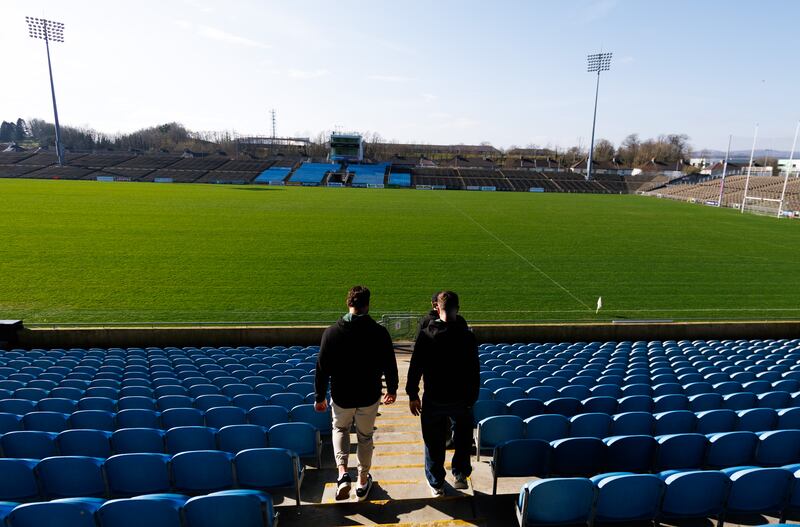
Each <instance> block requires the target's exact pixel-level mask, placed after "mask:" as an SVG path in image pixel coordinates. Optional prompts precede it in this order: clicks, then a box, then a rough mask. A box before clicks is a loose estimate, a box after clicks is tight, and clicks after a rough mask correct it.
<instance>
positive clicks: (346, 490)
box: [336, 472, 353, 500]
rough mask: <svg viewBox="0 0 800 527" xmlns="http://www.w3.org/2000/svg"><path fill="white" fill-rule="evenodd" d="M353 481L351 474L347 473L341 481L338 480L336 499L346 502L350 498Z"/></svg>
mask: <svg viewBox="0 0 800 527" xmlns="http://www.w3.org/2000/svg"><path fill="white" fill-rule="evenodd" d="M351 483H353V480H352V479H350V474H348V473H347V472H345V473H344V474H342V475H341V476H340V477H339V479H337V480H336V499H337V500H346V499H347V498H349V497H350V484H351Z"/></svg>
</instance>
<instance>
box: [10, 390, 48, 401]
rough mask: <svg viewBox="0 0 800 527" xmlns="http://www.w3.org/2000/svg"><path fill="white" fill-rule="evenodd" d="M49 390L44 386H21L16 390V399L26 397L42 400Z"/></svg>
mask: <svg viewBox="0 0 800 527" xmlns="http://www.w3.org/2000/svg"><path fill="white" fill-rule="evenodd" d="M48 391H49V390H45V389H42V388H19V389H17V390H15V391H14V398H15V399H26V400H28V401H40V400H42V399H44V398H45V397H47V393H48Z"/></svg>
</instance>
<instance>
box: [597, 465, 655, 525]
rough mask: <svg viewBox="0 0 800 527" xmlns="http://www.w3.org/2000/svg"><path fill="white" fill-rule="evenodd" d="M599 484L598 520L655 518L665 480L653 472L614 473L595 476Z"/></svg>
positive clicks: (621, 520) (643, 519)
mask: <svg viewBox="0 0 800 527" xmlns="http://www.w3.org/2000/svg"><path fill="white" fill-rule="evenodd" d="M592 482H593V483H594V484H595V485H597V489H598V496H597V503H596V505H595V516H594V519H595V521H598V522H626V521H652V520H654V519H655V518H656V516H657V515H658V511H659V506H660V505H661V496H662V494H663V491H664V487H665V485H664V482H663V481H662V480H661V479H660V478H659V477H658V476H655V475H653V474H613V475H599V476H596V477H594V478H592Z"/></svg>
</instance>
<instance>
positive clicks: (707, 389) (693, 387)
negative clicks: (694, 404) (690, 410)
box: [683, 381, 714, 396]
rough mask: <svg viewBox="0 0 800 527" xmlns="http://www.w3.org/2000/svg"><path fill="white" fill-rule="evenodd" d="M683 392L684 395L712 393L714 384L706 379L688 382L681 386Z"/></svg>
mask: <svg viewBox="0 0 800 527" xmlns="http://www.w3.org/2000/svg"><path fill="white" fill-rule="evenodd" d="M683 393H684V395H686V396H692V395H697V394H700V393H714V386H713V385H712V384H711V383H710V382H706V381H698V382H690V383H688V384H685V385H684V386H683Z"/></svg>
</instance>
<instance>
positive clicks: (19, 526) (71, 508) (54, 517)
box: [6, 499, 103, 527]
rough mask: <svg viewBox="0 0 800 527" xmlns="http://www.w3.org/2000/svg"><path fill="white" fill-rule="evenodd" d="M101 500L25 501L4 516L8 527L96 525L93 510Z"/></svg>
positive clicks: (86, 526) (98, 505)
mask: <svg viewBox="0 0 800 527" xmlns="http://www.w3.org/2000/svg"><path fill="white" fill-rule="evenodd" d="M102 504H103V500H90V499H84V500H63V501H62V500H55V501H49V502H40V503H26V504H23V505H20V506H18V507H16V508H15V509H14V510H12V511H11V513H10V514H9V515H8V517H7V518H6V522H7V523H8V525H9V527H96V524H95V522H94V512H95V511H96V510H97V509H98V508H99V507H100V505H102Z"/></svg>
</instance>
